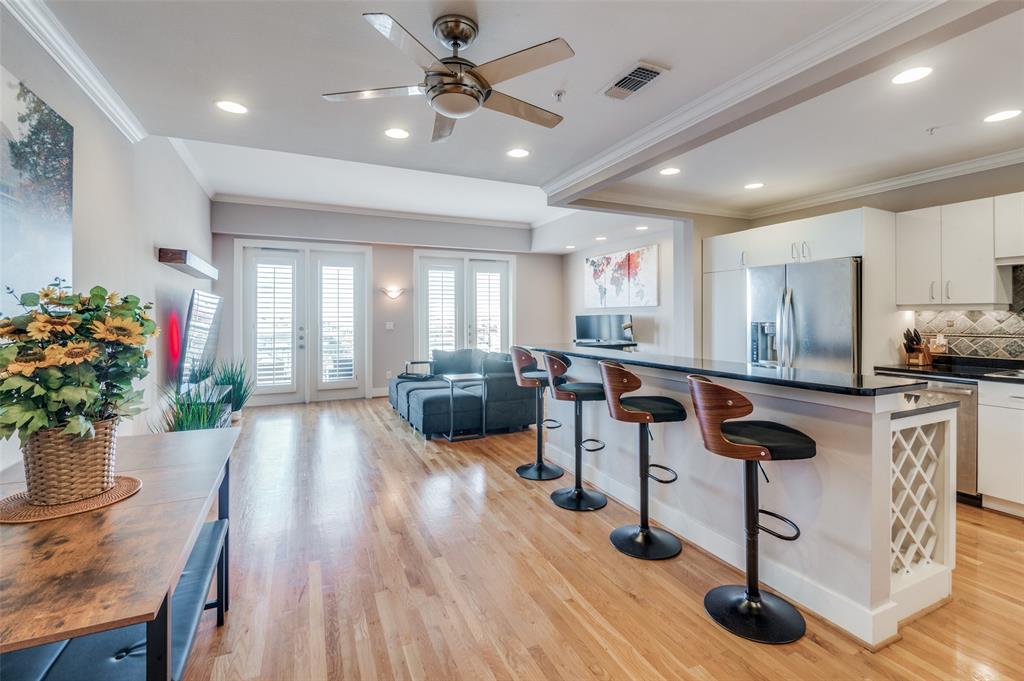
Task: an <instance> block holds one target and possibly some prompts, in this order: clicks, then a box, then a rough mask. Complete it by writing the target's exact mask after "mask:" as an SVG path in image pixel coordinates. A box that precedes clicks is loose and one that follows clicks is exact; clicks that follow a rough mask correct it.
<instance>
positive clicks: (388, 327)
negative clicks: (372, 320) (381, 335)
mask: <svg viewBox="0 0 1024 681" xmlns="http://www.w3.org/2000/svg"><path fill="white" fill-rule="evenodd" d="M384 330H385V331H394V330H395V323H394V322H384Z"/></svg>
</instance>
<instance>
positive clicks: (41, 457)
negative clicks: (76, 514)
mask: <svg viewBox="0 0 1024 681" xmlns="http://www.w3.org/2000/svg"><path fill="white" fill-rule="evenodd" d="M93 427H95V429H96V436H95V437H92V438H79V437H76V436H74V435H65V434H64V433H62V432H61V430H63V429H62V428H47V429H46V430H41V431H39V432H37V433H34V434H33V435H32V436H30V437H29V439H28V442H27V443H26V444H25V446H24V447H22V450H21V454H22V458H23V459H24V461H25V482H26V483H27V485H28V500H29V503H31V504H33V505H35V506H53V505H55V504H67V503H71V502H73V501H79V500H81V499H86V498H88V497H92V496H96V495H97V494H102V493H103V492H106V491H107V490H108V489H110V488H111V487H113V486H114V449H115V446H116V443H117V419H116V418H112V419H107V420H106V421H96V422H95V423H93Z"/></svg>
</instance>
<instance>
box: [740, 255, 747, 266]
mask: <svg viewBox="0 0 1024 681" xmlns="http://www.w3.org/2000/svg"><path fill="white" fill-rule="evenodd" d="M740 264H741V265H743V266H744V267H746V266H747V252H746V251H740Z"/></svg>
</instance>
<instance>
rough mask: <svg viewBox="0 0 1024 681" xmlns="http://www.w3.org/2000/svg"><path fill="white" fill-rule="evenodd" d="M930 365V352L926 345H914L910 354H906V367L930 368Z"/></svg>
mask: <svg viewBox="0 0 1024 681" xmlns="http://www.w3.org/2000/svg"><path fill="white" fill-rule="evenodd" d="M931 365H932V351H931V350H929V349H928V344H927V343H924V344H922V345H915V346H914V350H913V351H912V352H908V353H907V366H912V367H930V366H931Z"/></svg>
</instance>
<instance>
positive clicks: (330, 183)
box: [180, 140, 575, 227]
mask: <svg viewBox="0 0 1024 681" xmlns="http://www.w3.org/2000/svg"><path fill="white" fill-rule="evenodd" d="M180 144H181V145H183V146H184V148H185V151H186V156H187V157H188V158H189V161H190V164H191V165H192V168H193V172H195V173H196V174H197V175H198V176H199V177H201V178H202V180H203V184H204V185H206V189H207V191H209V192H210V193H211V194H212V195H213V197H214V198H215V199H216V198H222V199H224V198H226V199H229V200H240V199H241V198H244V197H256V198H259V199H261V200H269V202H284V203H299V204H312V205H321V206H333V207H338V208H349V209H354V210H355V211H356V212H358V211H359V210H370V211H381V212H386V213H395V214H414V215H421V216H422V215H429V216H435V217H438V218H454V219H456V220H466V221H472V222H477V223H488V224H498V225H501V226H522V227H528V226H531V225H535V224H542V223H545V222H549V221H551V220H555V219H557V218H560V217H563V216H565V215H569V214H571V213H573V212H575V211H573V210H571V209H567V208H555V207H553V206H549V205H547V197H546V196H545V194H544V192H543V191H542V190H541V189H540V188H539V187H532V186H529V185H524V184H514V183H512V182H495V181H493V180H481V179H477V178H472V177H461V176H456V175H445V174H442V173H429V172H424V171H422V170H408V169H405V168H393V167H389V166H381V165H373V164H369V163H356V162H354V161H341V160H338V159H333V158H323V157H319V156H305V155H302V154H290V153H286V152H281V151H269V150H266V149H253V148H249V147H239V146H234V145H229V144H214V143H211V142H197V141H193V140H181V141H180Z"/></svg>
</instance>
